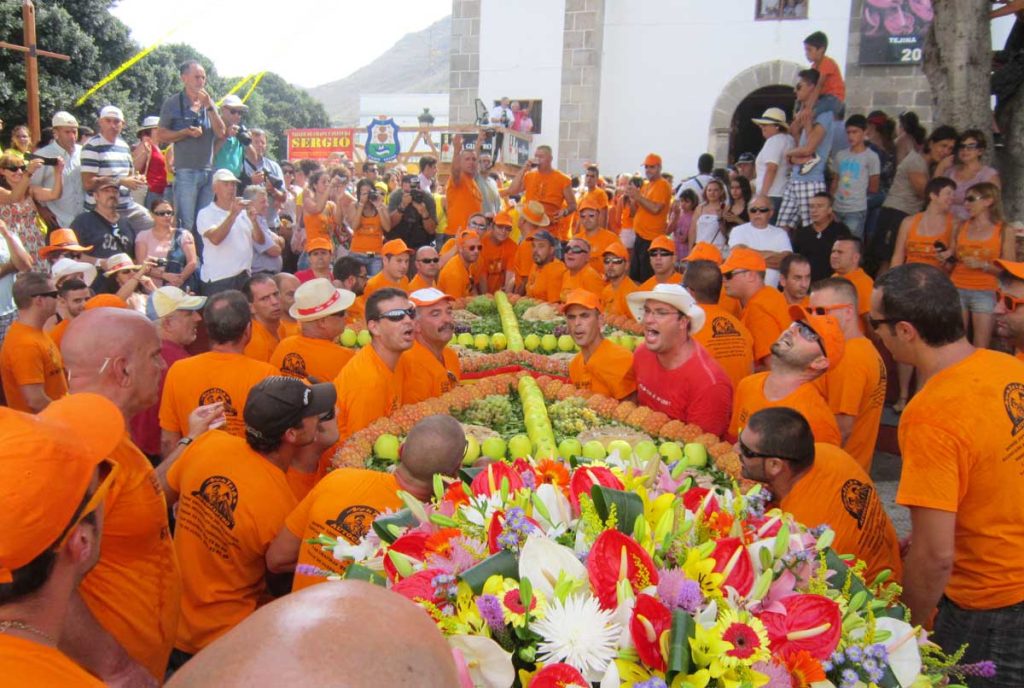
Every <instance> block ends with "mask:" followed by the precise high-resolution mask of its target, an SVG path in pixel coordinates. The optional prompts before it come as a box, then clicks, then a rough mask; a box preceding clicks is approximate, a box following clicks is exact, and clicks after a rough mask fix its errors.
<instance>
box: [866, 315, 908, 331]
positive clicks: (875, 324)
mask: <svg viewBox="0 0 1024 688" xmlns="http://www.w3.org/2000/svg"><path fill="white" fill-rule="evenodd" d="M898 322H903V320H902V319H901V318H872V317H871V316H870V315H869V316H868V325H871V329H872V330H877V329H878V328H879V327H881V326H882V325H894V324H896V323H898Z"/></svg>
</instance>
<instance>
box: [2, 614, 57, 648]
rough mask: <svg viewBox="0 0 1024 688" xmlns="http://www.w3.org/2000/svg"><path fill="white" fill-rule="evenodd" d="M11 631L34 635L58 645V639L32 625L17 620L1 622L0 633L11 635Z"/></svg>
mask: <svg viewBox="0 0 1024 688" xmlns="http://www.w3.org/2000/svg"><path fill="white" fill-rule="evenodd" d="M10 631H25V632H26V633H32V634H33V635H37V636H39V637H40V638H44V639H45V640H47V641H48V642H50V643H53V644H54V645H56V644H57V639H56V638H54V637H53V636H51V635H50V634H49V633H44V632H43V631H40V630H39V629H38V628H36V627H35V626H33V625H32V624H27V623H25V622H24V621H19V620H17V619H3V620H0V633H9V632H10Z"/></svg>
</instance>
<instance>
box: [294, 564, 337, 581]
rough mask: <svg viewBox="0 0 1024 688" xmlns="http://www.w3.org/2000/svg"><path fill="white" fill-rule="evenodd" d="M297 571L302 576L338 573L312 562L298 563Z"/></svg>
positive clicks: (321, 576) (322, 576)
mask: <svg viewBox="0 0 1024 688" xmlns="http://www.w3.org/2000/svg"><path fill="white" fill-rule="evenodd" d="M295 573H297V574H298V575H300V576H316V577H317V578H326V577H327V576H334V575H337V574H335V572H334V571H328V570H326V569H322V568H320V567H319V566H313V565H312V564H297V565H296V566H295Z"/></svg>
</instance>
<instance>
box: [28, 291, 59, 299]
mask: <svg viewBox="0 0 1024 688" xmlns="http://www.w3.org/2000/svg"><path fill="white" fill-rule="evenodd" d="M32 296H45V297H46V298H48V299H55V298H57V290H56V289H54V290H53V291H41V292H39V293H38V294H33V295H32Z"/></svg>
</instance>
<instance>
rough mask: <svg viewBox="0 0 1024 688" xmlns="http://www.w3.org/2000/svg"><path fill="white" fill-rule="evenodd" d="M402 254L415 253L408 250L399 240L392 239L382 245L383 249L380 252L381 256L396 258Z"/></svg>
mask: <svg viewBox="0 0 1024 688" xmlns="http://www.w3.org/2000/svg"><path fill="white" fill-rule="evenodd" d="M402 253H415V251H413V250H412V249H411V248H409V247H408V246H407V245H406V243H405V242H404V241H402V240H401V239H392V240H391V241H389V242H387V243H386V244H384V247H383V248H382V249H381V250H380V254H381V255H382V256H397V255H400V254H402Z"/></svg>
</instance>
